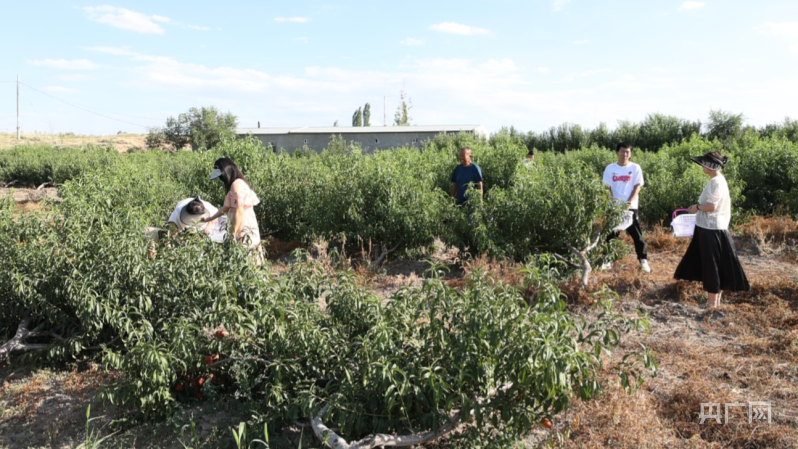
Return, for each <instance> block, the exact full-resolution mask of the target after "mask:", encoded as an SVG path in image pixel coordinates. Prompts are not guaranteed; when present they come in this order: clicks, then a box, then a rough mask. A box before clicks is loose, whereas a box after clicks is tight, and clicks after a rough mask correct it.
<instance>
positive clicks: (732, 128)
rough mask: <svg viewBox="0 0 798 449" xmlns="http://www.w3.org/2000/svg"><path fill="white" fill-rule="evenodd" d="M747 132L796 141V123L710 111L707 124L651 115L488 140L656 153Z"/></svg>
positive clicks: (508, 132) (503, 132)
mask: <svg viewBox="0 0 798 449" xmlns="http://www.w3.org/2000/svg"><path fill="white" fill-rule="evenodd" d="M747 133H755V134H757V135H758V136H759V137H781V138H784V139H786V140H789V141H791V142H798V120H793V119H791V118H790V117H785V118H784V120H783V121H782V122H774V123H770V124H767V125H765V126H762V127H756V126H753V125H747V124H746V123H745V116H744V115H743V114H742V113H739V114H734V113H732V112H728V111H723V110H719V109H718V110H715V109H711V110H710V111H709V116H708V117H707V120H706V122H702V121H701V120H695V121H691V120H688V119H684V118H681V117H677V116H674V115H666V114H660V113H650V114H646V117H645V118H644V119H643V120H642V121H640V122H634V121H631V120H619V121H618V126H617V127H616V128H615V129H609V128H608V127H607V124H606V123H604V122H601V123H599V125H598V126H597V127H596V128H593V129H591V128H583V127H582V126H581V125H579V124H575V123H571V122H565V123H562V124H560V125H558V126H552V127H551V128H549V129H548V130H547V131H543V132H535V131H528V132H526V133H524V132H523V131H520V130H518V129H516V128H515V127H514V126H510V127H506V126H505V127H502V128H501V129H500V130H499V131H497V132H495V133H492V134H491V139H493V138H494V137H496V136H510V137H512V138H513V139H516V140H518V141H520V142H523V144H524V145H525V146H526V147H527V148H528V149H530V150H531V149H534V150H536V151H556V152H565V151H569V150H578V149H581V148H589V147H592V146H597V147H604V148H615V145H616V144H617V143H618V142H629V143H631V144H632V145H633V146H634V148H636V149H640V150H643V151H659V150H660V149H661V148H662V147H664V146H665V145H668V144H678V143H681V142H684V141H686V140H689V139H690V138H691V137H692V136H693V135H694V134H696V135H698V136H700V137H703V138H705V139H707V140H715V139H717V140H719V141H721V142H725V141H728V140H729V139H734V138H739V137H741V136H743V135H745V134H747Z"/></svg>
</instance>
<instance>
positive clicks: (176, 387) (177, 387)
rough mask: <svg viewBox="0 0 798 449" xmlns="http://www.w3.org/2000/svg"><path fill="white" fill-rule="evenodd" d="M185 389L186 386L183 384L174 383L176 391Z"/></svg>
mask: <svg viewBox="0 0 798 449" xmlns="http://www.w3.org/2000/svg"><path fill="white" fill-rule="evenodd" d="M185 389H186V387H184V386H183V384H177V385H175V390H176V391H183V390H185Z"/></svg>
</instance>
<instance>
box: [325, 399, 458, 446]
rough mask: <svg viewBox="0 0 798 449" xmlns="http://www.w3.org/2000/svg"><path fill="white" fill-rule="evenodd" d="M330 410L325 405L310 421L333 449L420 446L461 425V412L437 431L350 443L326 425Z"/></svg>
mask: <svg viewBox="0 0 798 449" xmlns="http://www.w3.org/2000/svg"><path fill="white" fill-rule="evenodd" d="M329 409H330V404H325V405H324V407H322V409H321V410H320V411H319V414H318V415H316V416H315V417H314V418H313V419H311V420H310V425H311V427H313V433H314V434H316V437H317V438H318V439H319V440H321V441H323V442H324V443H326V444H327V445H328V446H330V447H331V448H333V449H373V448H375V447H380V446H392V447H407V446H416V445H419V444H424V443H428V442H430V441H432V440H435V439H438V438H440V437H442V436H444V435H446V434H447V433H449V432H451V431H453V430H454V429H455V428H457V426H458V425H459V424H460V412H457V413H455V414H454V415H452V417H451V418H449V422H448V423H445V424H444V425H442V426H440V427H439V428H438V429H437V430H434V431H433V430H431V431H429V432H423V433H416V434H413V435H402V436H399V435H386V434H384V433H379V434H375V435H369V436H367V437H365V438H363V439H362V440H360V441H356V442H354V443H351V444H350V443H348V442H347V441H346V440H344V439H343V438H341V437H340V436H339V435H338V434H336V433H335V432H333V431H332V430H331V429H330V428H329V427H327V426H326V425H324V421H323V420H322V416H324V414H325V413H327V410H329Z"/></svg>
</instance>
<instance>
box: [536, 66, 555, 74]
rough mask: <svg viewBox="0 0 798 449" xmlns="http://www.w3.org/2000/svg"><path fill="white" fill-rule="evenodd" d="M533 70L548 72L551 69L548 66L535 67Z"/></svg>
mask: <svg viewBox="0 0 798 449" xmlns="http://www.w3.org/2000/svg"><path fill="white" fill-rule="evenodd" d="M535 71H536V72H538V73H549V72H551V70H549V68H548V67H538V68H536V69H535Z"/></svg>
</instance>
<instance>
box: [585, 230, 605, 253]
mask: <svg viewBox="0 0 798 449" xmlns="http://www.w3.org/2000/svg"><path fill="white" fill-rule="evenodd" d="M600 240H601V229H597V230H596V239H595V240H594V241H593V243H591V244H590V245H588V247H587V248H585V250H584V251H582V252H583V253H585V254H587V253H589V252H590V251H593V248H595V247H596V246H597V245H598V243H599V241H600Z"/></svg>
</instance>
